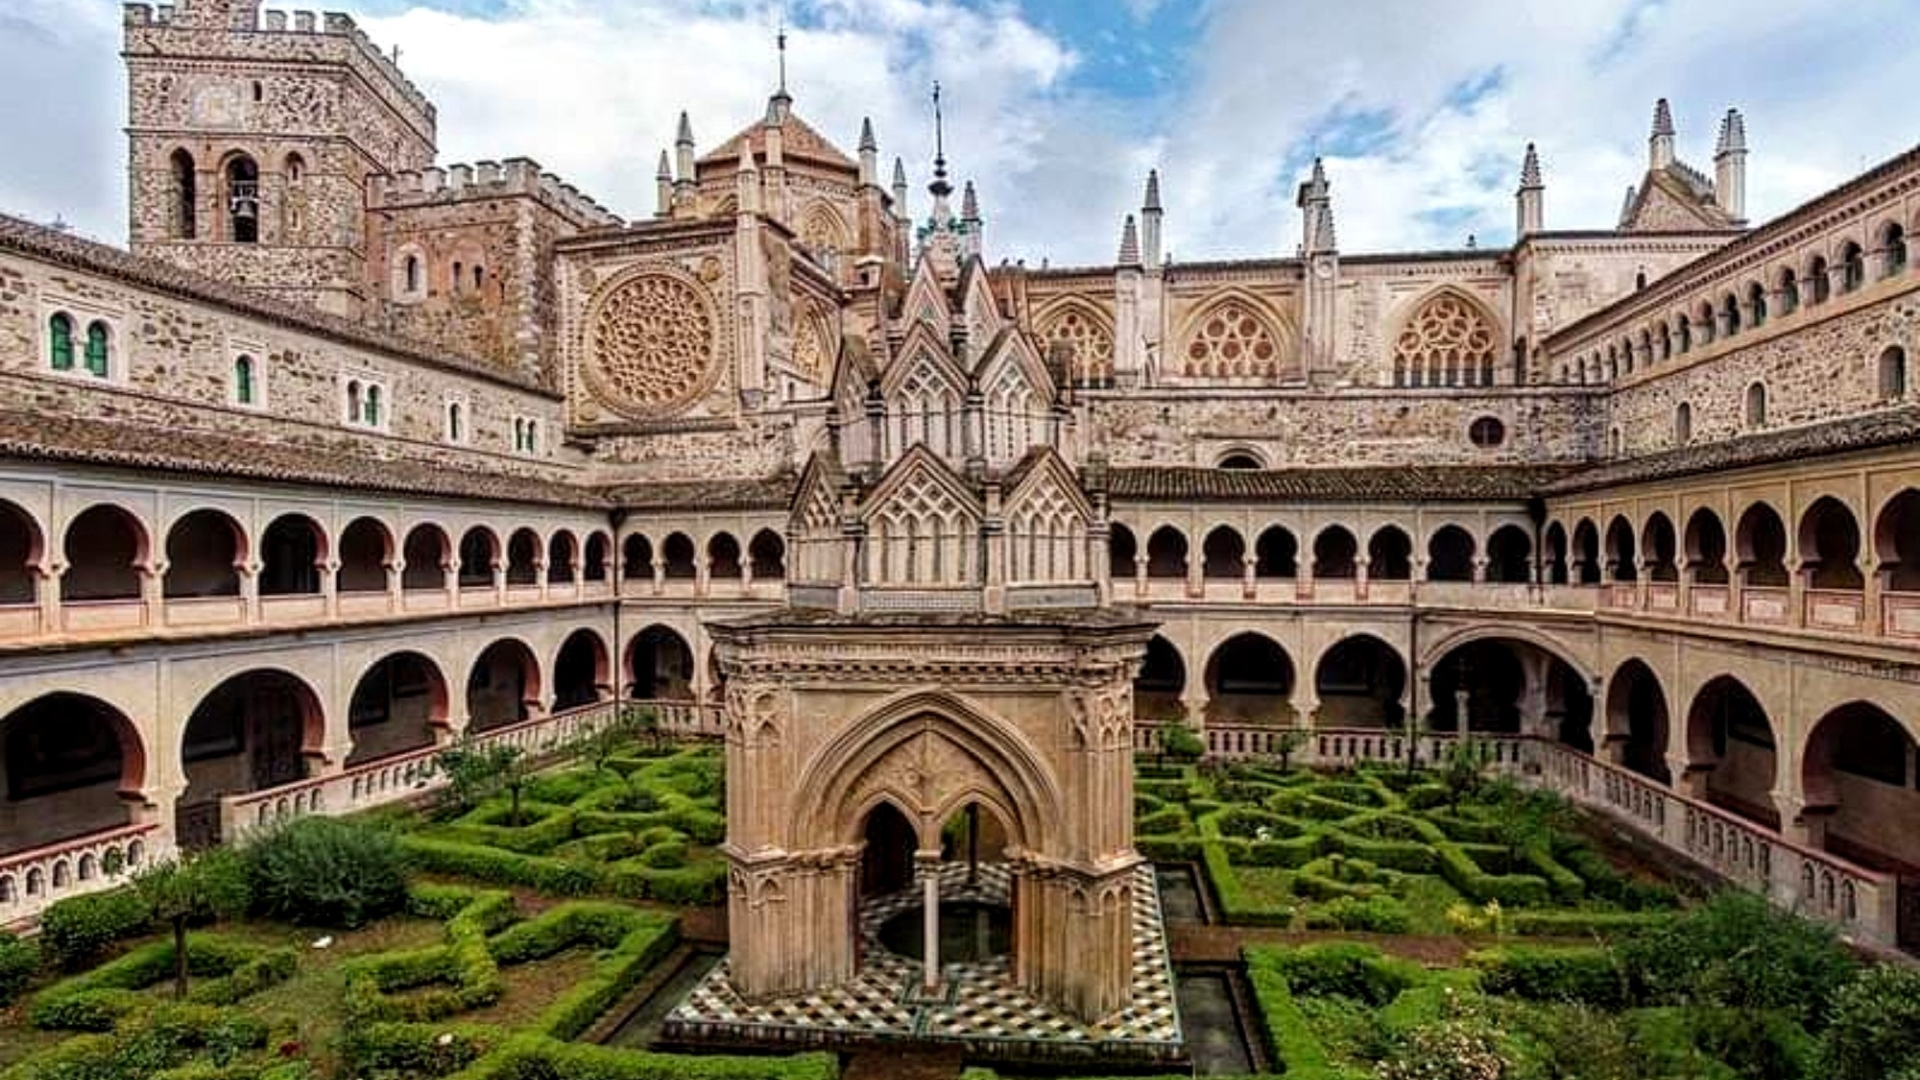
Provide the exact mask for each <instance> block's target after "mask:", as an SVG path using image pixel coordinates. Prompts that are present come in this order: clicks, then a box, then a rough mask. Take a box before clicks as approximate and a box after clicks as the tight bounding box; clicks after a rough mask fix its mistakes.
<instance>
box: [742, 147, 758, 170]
mask: <svg viewBox="0 0 1920 1080" xmlns="http://www.w3.org/2000/svg"><path fill="white" fill-rule="evenodd" d="M740 171H741V172H742V173H752V172H759V171H760V170H759V168H758V167H756V166H755V165H754V163H753V141H752V140H750V139H743V140H741V143H740Z"/></svg>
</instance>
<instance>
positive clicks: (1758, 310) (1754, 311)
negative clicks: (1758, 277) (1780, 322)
mask: <svg viewBox="0 0 1920 1080" xmlns="http://www.w3.org/2000/svg"><path fill="white" fill-rule="evenodd" d="M1747 322H1748V323H1750V324H1751V325H1752V326H1753V328H1754V329H1755V330H1758V329H1760V328H1761V327H1763V326H1765V325H1767V290H1766V289H1765V288H1763V287H1762V286H1761V285H1760V283H1759V282H1757V281H1756V282H1754V283H1753V284H1751V285H1749V286H1747Z"/></svg>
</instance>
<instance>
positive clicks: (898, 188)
mask: <svg viewBox="0 0 1920 1080" xmlns="http://www.w3.org/2000/svg"><path fill="white" fill-rule="evenodd" d="M893 214H894V216H895V217H897V218H899V219H901V220H902V221H904V220H906V217H907V163H906V162H904V161H901V160H900V158H899V157H898V156H895V157H894V159H893Z"/></svg>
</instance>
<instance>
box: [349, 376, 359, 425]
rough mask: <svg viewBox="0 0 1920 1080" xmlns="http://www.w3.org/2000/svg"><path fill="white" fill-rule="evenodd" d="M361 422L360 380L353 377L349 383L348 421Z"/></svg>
mask: <svg viewBox="0 0 1920 1080" xmlns="http://www.w3.org/2000/svg"><path fill="white" fill-rule="evenodd" d="M359 422H360V380H359V379H353V380H351V381H349V382H348V383H347V423H349V424H357V423H359Z"/></svg>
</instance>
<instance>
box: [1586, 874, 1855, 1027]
mask: <svg viewBox="0 0 1920 1080" xmlns="http://www.w3.org/2000/svg"><path fill="white" fill-rule="evenodd" d="M1618 948H1619V952H1620V958H1621V960H1622V962H1623V964H1624V965H1625V967H1626V970H1627V971H1628V973H1629V975H1630V976H1631V977H1632V978H1633V980H1634V984H1635V986H1636V987H1637V988H1638V989H1639V991H1640V992H1641V993H1642V994H1643V995H1644V997H1645V999H1646V1000H1647V1001H1648V1002H1649V1003H1652V1004H1673V1005H1696V1004H1697V1005H1713V1006H1722V1007H1727V1008H1737V1009H1757V1010H1772V1009H1777V1010H1782V1011H1784V1012H1785V1013H1787V1014H1788V1015H1790V1016H1792V1017H1793V1018H1795V1019H1796V1020H1798V1021H1800V1023H1802V1024H1803V1025H1806V1026H1808V1027H1813V1026H1815V1025H1817V1024H1818V1023H1820V1022H1821V1021H1823V1020H1824V1019H1825V1014H1826V1010H1827V1005H1828V1002H1830V1001H1832V1000H1833V999H1834V996H1835V995H1836V994H1838V993H1839V991H1840V988H1841V987H1842V986H1844V985H1846V983H1847V981H1848V980H1849V979H1850V978H1852V976H1853V972H1854V962H1853V960H1852V959H1851V958H1850V957H1849V956H1848V955H1847V954H1846V952H1845V950H1844V949H1842V948H1841V946H1840V944H1839V942H1838V941H1836V940H1835V938H1834V934H1833V931H1831V930H1829V929H1827V928H1826V927H1823V926H1820V925H1818V924H1816V923H1812V922H1809V921H1807V920H1805V919H1801V918H1799V917H1797V916H1794V915H1791V914H1787V913H1786V912H1782V911H1777V910H1775V909H1774V908H1773V907H1772V906H1771V905H1769V904H1768V903H1767V901H1766V900H1765V899H1764V898H1762V897H1760V896H1756V895H1754V894H1752V893H1746V892H1739V891H1730V892H1725V893H1722V894H1720V895H1719V896H1716V897H1715V898H1714V899H1713V900H1711V901H1709V902H1708V903H1706V904H1703V905H1701V906H1700V907H1698V908H1694V909H1692V910H1690V911H1687V912H1685V913H1682V914H1681V915H1679V916H1677V917H1674V918H1671V919H1666V920H1661V921H1659V922H1656V923H1654V924H1652V925H1650V926H1649V927H1647V928H1646V929H1643V930H1641V931H1640V932H1638V933H1636V934H1633V935H1631V936H1629V937H1628V938H1627V939H1626V940H1625V941H1623V942H1621V943H1620V945H1619V946H1618Z"/></svg>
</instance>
